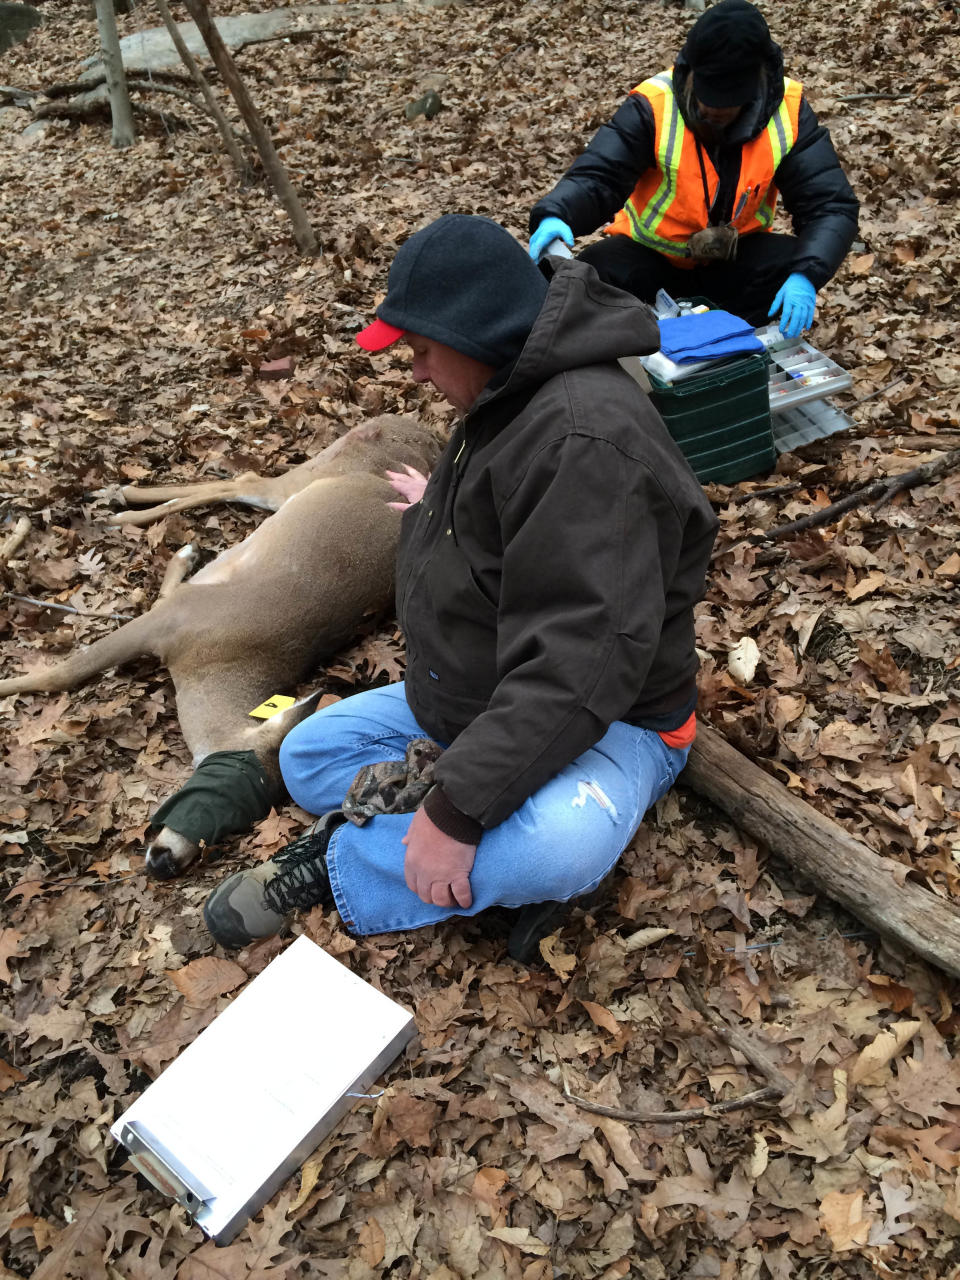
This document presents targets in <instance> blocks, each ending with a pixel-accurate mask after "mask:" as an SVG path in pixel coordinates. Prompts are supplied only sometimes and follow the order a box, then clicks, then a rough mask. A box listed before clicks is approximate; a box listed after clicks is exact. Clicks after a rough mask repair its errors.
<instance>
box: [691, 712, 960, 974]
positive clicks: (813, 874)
mask: <svg viewBox="0 0 960 1280" xmlns="http://www.w3.org/2000/svg"><path fill="white" fill-rule="evenodd" d="M680 781H681V782H682V783H685V784H686V785H687V786H689V787H692V788H693V790H694V791H697V792H699V794H700V795H702V796H705V797H706V798H707V799H708V800H710V801H712V802H713V803H714V804H715V805H717V807H718V808H720V809H722V810H723V811H724V813H727V814H729V816H730V817H731V818H732V819H733V820H734V822H735V823H736V824H737V826H738V827H741V828H742V829H743V830H744V831H746V832H748V833H749V834H750V835H751V836H753V837H754V838H755V839H756V840H760V841H762V843H763V844H765V845H766V846H767V847H768V848H769V849H770V850H771V851H772V852H773V853H775V854H777V855H778V856H779V857H781V858H783V859H784V860H785V861H787V862H789V863H790V864H791V866H793V867H795V868H796V869H797V871H799V872H800V873H801V874H802V875H803V877H804V878H805V879H807V880H809V882H810V883H811V884H812V885H813V886H814V887H815V888H816V889H818V890H819V891H820V892H821V893H823V894H824V895H826V896H827V897H828V898H831V899H833V901H835V902H838V903H840V905H841V906H844V907H846V909H847V910H848V911H850V912H851V913H852V914H853V915H855V916H856V917H857V919H858V920H862V921H863V923H864V924H865V925H867V926H869V928H871V929H873V930H875V931H876V932H877V933H878V934H879V935H880V936H881V937H882V938H887V939H889V940H890V941H892V942H894V943H897V944H899V945H900V946H903V947H907V948H909V950H911V951H913V952H914V953H915V954H917V955H919V956H922V957H923V959H924V960H927V961H929V962H930V964H933V965H936V966H937V968H938V969H942V970H943V971H944V972H945V973H950V974H953V975H954V977H960V908H957V907H956V906H954V905H953V903H951V902H949V901H947V900H946V899H944V898H939V897H937V895H936V894H934V893H931V891H930V890H929V889H925V888H923V887H922V886H921V885H918V884H914V883H913V882H912V881H910V880H904V879H903V875H904V870H905V869H904V867H903V866H901V865H900V864H899V863H897V862H893V861H891V860H889V859H886V858H882V857H881V856H880V855H879V854H878V853H875V852H874V851H873V850H872V849H871V848H870V847H869V846H868V845H866V844H864V843H863V841H862V840H858V839H856V837H855V836H852V835H850V834H849V833H848V832H847V831H845V830H844V828H843V827H841V826H840V825H839V823H837V822H834V821H833V820H832V819H831V818H827V817H824V815H823V814H822V813H819V812H818V811H817V810H816V809H814V808H813V806H812V805H809V804H807V802H806V801H805V800H801V799H800V797H799V796H796V795H794V794H793V792H792V791H790V790H789V789H788V788H787V787H785V786H784V785H783V783H782V782H778V781H777V780H776V779H775V778H771V777H770V775H769V774H767V773H765V772H764V771H763V769H761V768H760V767H759V766H758V765H755V764H754V763H753V761H752V760H748V759H747V757H746V756H745V755H743V754H742V753H741V752H739V751H737V750H736V748H735V747H732V746H730V744H729V743H728V742H727V741H726V739H725V738H724V737H723V736H722V734H720V733H718V732H717V731H716V730H715V729H711V728H710V727H709V726H707V725H705V724H704V723H703V722H702V721H701V722H700V723H699V724H698V726H697V739H696V742H695V743H694V745H693V749H692V750H691V752H690V759H689V760H688V762H687V767H686V769H684V771H683V773H682V774H681V775H680Z"/></svg>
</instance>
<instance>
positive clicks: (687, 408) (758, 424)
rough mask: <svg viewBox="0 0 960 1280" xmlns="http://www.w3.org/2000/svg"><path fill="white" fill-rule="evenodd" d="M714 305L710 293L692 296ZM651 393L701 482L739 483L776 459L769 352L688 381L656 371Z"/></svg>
mask: <svg viewBox="0 0 960 1280" xmlns="http://www.w3.org/2000/svg"><path fill="white" fill-rule="evenodd" d="M691 301H693V302H695V303H705V304H706V305H707V306H712V303H709V302H707V300H706V299H703V298H696V299H691ZM650 387H651V390H650V399H651V400H652V401H653V403H654V405H655V407H656V409H657V411H658V412H659V414H660V416H661V417H662V418H663V420H664V422H665V423H666V425H667V430H668V431H669V432H670V434H671V436H673V438H674V440H676V442H677V444H678V445H679V446H680V449H681V452H682V453H683V455H684V457H685V458H686V459H687V461H688V462H689V463H690V466H691V468H692V470H693V473H694V475H695V476H696V477H697V479H698V480H699V481H700V483H701V484H706V483H707V482H708V481H716V482H717V483H718V484H735V483H736V482H737V481H738V480H746V479H747V478H748V477H749V476H755V475H757V474H758V473H759V472H761V471H769V470H770V468H771V467H772V466H773V465H774V463H775V461H776V457H777V454H776V449H775V448H774V444H773V431H772V428H771V422H770V391H769V374H768V369H767V357H766V355H760V354H757V355H752V356H743V357H741V358H739V359H734V360H728V361H725V362H724V363H723V364H720V365H718V367H717V368H716V369H711V370H710V371H709V372H707V373H700V374H695V375H694V376H692V377H690V378H685V379H684V380H683V381H682V382H677V383H666V382H662V381H661V380H660V379H659V378H658V377H656V376H655V375H654V374H650Z"/></svg>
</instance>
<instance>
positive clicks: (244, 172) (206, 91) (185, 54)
mask: <svg viewBox="0 0 960 1280" xmlns="http://www.w3.org/2000/svg"><path fill="white" fill-rule="evenodd" d="M157 8H158V9H159V10H160V17H161V18H162V19H163V25H164V26H165V27H166V28H167V30H168V31H169V32H170V39H171V40H172V41H173V43H174V47H175V48H176V50H177V53H179V55H180V58H181V60H182V62H183V65H184V66H185V67H186V68H187V70H188V71H189V72H190V74H191V76H192V77H193V81H194V84H196V86H197V88H198V89H199V90H200V92H201V93H202V94H203V100H204V102H205V103H206V104H207V110H208V111H209V112H210V114H211V116H212V117H213V119H214V123H215V124H216V126H217V128H218V130H219V131H220V137H221V138H222V139H223V145H224V146H225V147H226V149H227V152H228V154H229V156H230V159H231V160H232V161H233V167H234V168H235V169H236V171H237V175H238V177H239V178H240V181H241V182H248V181H249V180H250V166H249V165H248V164H247V162H246V160H245V159H244V156H243V152H242V151H241V150H240V143H239V141H238V140H237V135H236V134H235V133H234V131H233V128H232V127H231V125H230V121H229V120H228V119H227V117H226V116H225V115H224V114H223V111H222V110H221V108H220V104H219V102H217V100H216V98H215V97H214V94H213V90H212V89H211V88H210V86H209V84H208V83H207V78H206V76H205V75H204V74H203V72H202V71H201V70H200V67H199V66H198V64H197V60H196V58H194V56H193V54H192V53H191V52H190V50H189V49H188V48H187V45H186V41H185V40H184V38H183V36H182V35H181V34H180V28H179V27H178V26H177V24H176V23H175V22H174V20H173V15H172V14H171V12H170V8H169V6H168V4H167V0H157Z"/></svg>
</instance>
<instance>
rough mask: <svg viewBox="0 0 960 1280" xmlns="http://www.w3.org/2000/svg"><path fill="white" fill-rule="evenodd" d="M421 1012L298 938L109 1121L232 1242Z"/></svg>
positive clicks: (203, 1223) (160, 1184)
mask: <svg viewBox="0 0 960 1280" xmlns="http://www.w3.org/2000/svg"><path fill="white" fill-rule="evenodd" d="M414 1030H415V1028H414V1022H413V1018H412V1016H411V1015H410V1014H409V1013H408V1012H407V1010H406V1009H403V1008H402V1007H401V1006H400V1005H398V1004H396V1003H394V1001H393V1000H390V999H389V998H388V997H387V996H385V995H383V993H382V992H380V991H377V990H376V988H375V987H372V986H370V984H369V983H367V982H364V981H363V979H362V978H358V977H357V976H356V975H355V974H353V973H351V972H350V971H349V969H346V968H344V966H343V965H342V964H340V963H339V962H338V961H337V960H334V959H333V957H332V956H329V955H327V953H326V952H325V951H323V950H322V949H321V948H320V947H318V946H316V945H315V944H314V943H312V942H311V941H310V940H309V939H308V938H304V937H300V938H298V939H297V940H296V942H294V943H293V944H292V945H291V946H289V947H288V948H287V949H286V951H284V952H283V953H282V954H281V955H279V956H277V958H276V959H275V960H273V961H271V963H270V964H268V965H267V967H266V969H264V971H263V972H262V973H261V974H259V975H258V976H257V977H256V978H255V979H254V980H253V982H251V983H250V984H249V985H248V986H247V987H246V988H245V989H244V990H243V991H242V992H241V994H240V995H239V996H238V997H237V998H236V999H235V1000H234V1001H233V1003H232V1004H230V1005H229V1006H228V1007H227V1008H226V1009H225V1010H224V1011H223V1012H222V1013H221V1014H220V1015H219V1016H218V1017H217V1018H216V1019H215V1020H214V1021H213V1022H212V1023H211V1024H210V1026H209V1027H207V1029H206V1030H205V1031H203V1032H202V1033H201V1034H200V1035H199V1036H198V1037H197V1039H196V1040H195V1041H194V1042H193V1044H191V1045H190V1046H189V1047H188V1048H186V1049H185V1050H184V1051H183V1053H181V1055H180V1057H179V1058H177V1060H176V1061H175V1062H173V1063H171V1064H170V1066H169V1067H167V1069H166V1070H165V1071H164V1072H162V1074H161V1075H160V1076H159V1077H158V1078H157V1080H155V1081H154V1083H153V1084H152V1085H150V1087H149V1088H148V1089H146V1090H145V1091H144V1093H142V1094H141V1095H140V1097H139V1098H138V1099H137V1100H136V1102H134V1103H133V1105H132V1106H131V1107H130V1108H129V1109H128V1110H127V1111H126V1112H125V1113H124V1114H123V1115H122V1116H121V1117H120V1118H119V1120H117V1121H116V1122H115V1123H114V1124H113V1125H112V1127H111V1129H110V1132H111V1134H112V1135H113V1137H114V1138H116V1139H117V1141H118V1142H121V1143H123V1145H124V1146H125V1147H126V1148H127V1151H128V1154H129V1158H130V1161H131V1163H132V1164H133V1165H134V1167H135V1168H136V1169H137V1170H138V1171H139V1172H140V1173H142V1174H143V1175H144V1176H145V1177H146V1178H148V1179H149V1180H150V1181H151V1182H152V1183H153V1184H154V1186H156V1187H157V1188H158V1189H159V1190H160V1191H163V1192H164V1193H165V1194H167V1195H169V1196H172V1197H173V1198H174V1199H176V1200H178V1201H179V1202H180V1203H181V1204H183V1205H184V1206H185V1207H186V1208H187V1209H188V1210H189V1211H190V1213H191V1214H192V1215H193V1217H194V1219H195V1221H196V1222H197V1223H198V1225H199V1226H200V1227H202V1228H203V1230H204V1231H205V1232H206V1233H207V1235H209V1236H212V1237H213V1239H214V1240H215V1241H216V1243H217V1244H228V1243H229V1242H230V1241H231V1240H232V1239H233V1237H234V1236H235V1235H236V1233H237V1232H238V1231H239V1230H240V1228H241V1227H242V1226H243V1225H244V1223H245V1222H246V1221H247V1220H248V1218H249V1217H251V1215H252V1214H254V1213H255V1212H256V1211H257V1210H258V1209H259V1208H260V1207H261V1206H262V1205H263V1204H265V1203H266V1201H267V1200H269V1199H270V1197H271V1196H272V1195H274V1193H275V1192H276V1191H277V1190H278V1189H279V1187H280V1186H281V1185H282V1184H283V1183H284V1182H285V1181H286V1179H287V1178H288V1177H289V1176H290V1174H291V1173H293V1172H294V1171H295V1170H296V1169H297V1168H298V1167H299V1166H300V1165H301V1164H302V1163H303V1161H304V1160H305V1159H306V1158H307V1156H308V1155H310V1153H311V1152H312V1151H313V1150H314V1148H315V1147H316V1146H317V1144H318V1143H319V1142H320V1141H321V1140H322V1139H323V1138H324V1137H325V1136H326V1135H327V1134H328V1133H329V1132H330V1130H331V1129H332V1128H333V1127H334V1125H335V1124H336V1123H337V1122H338V1120H340V1118H341V1117H342V1116H343V1115H344V1114H345V1113H346V1112H347V1111H348V1110H349V1109H350V1108H351V1107H352V1106H353V1105H354V1098H353V1097H352V1096H351V1095H355V1094H361V1093H364V1092H366V1090H367V1089H369V1087H370V1086H371V1085H372V1084H373V1082H374V1081H375V1080H376V1079H377V1077H378V1076H379V1075H380V1074H381V1072H383V1071H384V1070H385V1068H386V1067H387V1066H389V1064H390V1063H391V1062H392V1061H393V1060H394V1058H396V1056H397V1055H398V1054H399V1053H400V1051H401V1050H402V1049H403V1047H404V1045H405V1044H406V1043H407V1041H408V1040H409V1039H410V1038H411V1036H412V1035H413V1034H414Z"/></svg>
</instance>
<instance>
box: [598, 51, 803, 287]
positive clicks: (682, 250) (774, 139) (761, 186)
mask: <svg viewBox="0 0 960 1280" xmlns="http://www.w3.org/2000/svg"><path fill="white" fill-rule="evenodd" d="M633 93H639V94H642V95H643V96H644V97H645V98H646V99H647V101H648V102H649V103H650V106H651V107H652V108H653V118H654V123H655V128H656V140H655V145H656V153H657V163H656V166H655V167H654V168H651V169H648V170H647V171H646V172H645V173H643V174H642V175H641V176H640V180H639V181H638V183H637V185H636V186H635V187H634V189H633V194H632V195H631V196H630V198H629V200H628V201H627V203H626V204H625V205H624V207H623V208H622V209H621V210H620V212H619V213H618V214H617V216H616V217H615V218H614V220H613V222H611V224H610V226H609V227H607V231H608V232H609V233H610V234H612V235H625V236H631V237H632V238H633V239H634V240H638V241H639V242H640V243H641V244H645V245H647V246H648V247H649V248H651V249H656V250H657V252H658V253H664V254H667V255H669V257H670V258H671V259H672V260H674V265H676V266H687V265H690V266H692V265H693V263H692V262H690V261H689V260H685V256H686V251H687V241H688V240H689V238H690V236H692V235H693V233H694V232H695V231H700V230H701V229H702V228H703V227H705V226H706V225H707V215H708V207H709V205H712V203H713V200H714V197H715V195H716V192H717V187H718V186H719V183H720V179H719V177H718V176H717V171H716V169H714V167H713V165H712V164H711V162H710V158H709V156H708V155H707V153H706V150H705V149H704V148H702V147H701V148H700V157H698V155H697V150H698V149H697V143H696V138H695V137H694V134H693V132H692V130H691V129H690V128H689V127H688V125H687V124H686V122H685V121H684V118H683V116H682V114H681V112H680V107H679V105H678V103H677V99H676V95H675V93H674V89H673V71H672V69H671V70H670V71H663V72H661V73H660V75H658V76H654V77H653V78H652V79H650V80H644V82H643V83H642V84H638V85H637V87H636V88H635V89H634V90H633ZM802 94H803V86H802V85H801V84H800V83H799V82H798V81H796V80H790V79H788V78H787V77H784V81H783V99H782V101H781V103H780V106H779V107H778V108H777V110H776V111H775V112H774V113H773V115H772V116H771V118H770V119H769V120H768V122H767V125H766V128H765V129H764V130H763V131H762V132H761V133H760V134H758V135H757V137H755V138H752V139H751V140H750V141H749V142H745V143H744V144H743V147H742V150H741V157H740V177H739V179H738V181H737V191H736V195H735V196H734V201H733V217H732V218H731V220H730V221H731V223H732V225H733V226H735V227H736V228H737V230H738V231H739V232H740V234H741V235H748V234H749V233H750V232H751V231H769V230H770V226H771V224H772V223H773V215H774V212H775V211H776V207H777V195H778V192H777V187H776V185H775V183H774V180H773V179H774V174H775V173H776V171H777V168H778V166H779V165H780V162H781V161H782V160H783V158H784V156H786V155H787V154H788V153H789V151H790V149H791V147H792V146H793V144H794V143H795V142H796V140H797V130H798V120H799V116H800V98H801V96H802ZM701 158H702V160H703V174H701V170H700V159H701ZM704 178H705V180H706V192H705V191H704ZM708 196H709V200H708V198H707V197H708Z"/></svg>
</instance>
